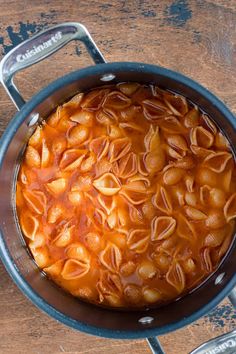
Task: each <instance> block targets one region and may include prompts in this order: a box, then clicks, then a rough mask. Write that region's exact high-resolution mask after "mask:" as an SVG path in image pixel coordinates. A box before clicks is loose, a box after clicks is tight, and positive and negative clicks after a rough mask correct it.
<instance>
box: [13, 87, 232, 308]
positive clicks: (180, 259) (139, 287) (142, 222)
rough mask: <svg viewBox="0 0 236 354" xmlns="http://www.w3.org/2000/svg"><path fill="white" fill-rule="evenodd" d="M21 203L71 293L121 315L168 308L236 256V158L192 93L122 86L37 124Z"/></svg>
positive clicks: (39, 254) (30, 234)
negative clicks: (127, 310)
mask: <svg viewBox="0 0 236 354" xmlns="http://www.w3.org/2000/svg"><path fill="white" fill-rule="evenodd" d="M16 204H17V212H18V217H19V223H20V226H21V229H22V233H23V235H24V237H25V240H26V242H27V244H28V246H29V248H30V250H31V253H32V255H33V257H34V259H35V261H36V263H37V265H38V266H39V267H40V268H41V269H42V270H44V272H45V273H46V274H47V275H48V276H49V277H50V278H51V279H52V280H53V281H55V282H56V283H57V284H59V285H60V286H61V287H62V288H64V289H65V290H67V291H68V292H70V293H71V294H72V295H74V296H77V297H80V298H83V299H85V300H87V301H90V302H94V303H99V304H102V305H106V306H111V307H131V306H133V307H143V306H148V305H150V304H158V305H160V304H162V303H164V302H166V301H170V300H174V299H175V298H177V297H179V296H181V295H183V294H184V293H186V292H188V291H189V290H190V289H192V288H194V287H196V286H197V285H199V284H200V283H201V282H202V281H203V280H204V279H205V278H206V277H207V276H209V274H211V273H212V272H213V271H214V270H215V269H216V267H217V266H218V265H219V263H220V261H221V259H222V257H223V256H224V254H225V253H226V251H227V250H228V248H229V246H230V244H231V241H232V237H233V233H234V230H235V221H234V219H235V217H236V179H235V162H234V159H233V155H232V153H231V151H230V147H229V143H228V141H227V139H226V138H225V137H224V136H223V135H222V133H221V132H220V131H219V129H218V128H217V127H216V126H215V125H214V123H213V122H212V121H211V120H210V118H209V117H208V116H207V115H205V114H204V113H203V112H201V111H200V109H199V108H198V107H197V106H194V105H192V104H191V103H190V102H188V101H187V100H186V99H185V98H184V97H182V96H179V95H176V94H174V93H170V92H168V91H165V90H161V89H160V88H158V87H153V86H144V85H140V84H138V83H120V84H117V85H114V86H107V87H105V88H98V89H95V90H92V91H90V92H87V93H85V94H83V93H80V94H78V95H76V96H74V97H73V98H72V99H71V100H70V101H69V102H67V103H65V104H64V105H62V106H59V107H58V108H57V110H56V111H55V112H54V113H52V114H51V115H50V116H49V117H48V119H47V120H46V121H45V122H43V123H42V125H41V126H38V127H37V129H36V131H35V132H34V134H33V135H32V136H31V138H30V139H29V142H28V146H27V148H26V152H25V154H24V158H23V161H22V165H21V168H20V171H19V175H18V181H17V194H16Z"/></svg>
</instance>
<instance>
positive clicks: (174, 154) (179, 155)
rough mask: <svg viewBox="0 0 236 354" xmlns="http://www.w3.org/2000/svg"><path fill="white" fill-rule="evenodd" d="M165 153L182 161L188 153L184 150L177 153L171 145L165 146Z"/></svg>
mask: <svg viewBox="0 0 236 354" xmlns="http://www.w3.org/2000/svg"><path fill="white" fill-rule="evenodd" d="M165 151H166V153H167V154H168V155H169V156H170V157H172V158H173V159H177V160H179V159H182V158H183V157H184V156H185V155H186V152H185V151H184V150H179V151H177V150H175V149H173V148H172V147H170V146H169V145H166V146H165Z"/></svg>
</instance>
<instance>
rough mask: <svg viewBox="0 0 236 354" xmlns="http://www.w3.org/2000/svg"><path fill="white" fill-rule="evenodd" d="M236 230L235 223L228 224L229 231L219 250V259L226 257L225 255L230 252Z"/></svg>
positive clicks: (232, 221)
mask: <svg viewBox="0 0 236 354" xmlns="http://www.w3.org/2000/svg"><path fill="white" fill-rule="evenodd" d="M234 230H235V221H234V220H231V221H230V222H229V223H228V224H227V230H226V233H225V235H224V236H225V238H224V241H223V243H222V245H221V247H220V249H219V257H220V258H221V257H223V256H224V255H225V253H226V252H227V251H228V249H229V247H230V244H231V242H232V238H233V234H234Z"/></svg>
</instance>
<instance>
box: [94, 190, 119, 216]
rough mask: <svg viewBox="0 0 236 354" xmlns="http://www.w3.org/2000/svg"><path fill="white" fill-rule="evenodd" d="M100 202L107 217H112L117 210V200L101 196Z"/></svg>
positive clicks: (99, 197)
mask: <svg viewBox="0 0 236 354" xmlns="http://www.w3.org/2000/svg"><path fill="white" fill-rule="evenodd" d="M97 199H98V202H99V204H100V205H101V207H102V208H103V209H104V210H105V212H106V214H107V215H110V214H111V212H112V211H113V210H114V209H115V207H116V205H117V204H116V200H115V199H114V198H113V197H112V198H110V197H107V196H105V195H103V194H99V195H98V197H97Z"/></svg>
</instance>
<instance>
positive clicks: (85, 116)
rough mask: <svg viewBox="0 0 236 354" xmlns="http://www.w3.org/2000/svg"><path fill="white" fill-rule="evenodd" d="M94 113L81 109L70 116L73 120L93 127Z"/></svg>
mask: <svg viewBox="0 0 236 354" xmlns="http://www.w3.org/2000/svg"><path fill="white" fill-rule="evenodd" d="M93 119H94V115H93V113H92V112H88V111H79V112H76V113H74V114H73V115H72V116H70V120H71V121H72V122H76V123H79V124H83V125H85V126H87V127H91V126H92V124H93Z"/></svg>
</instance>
